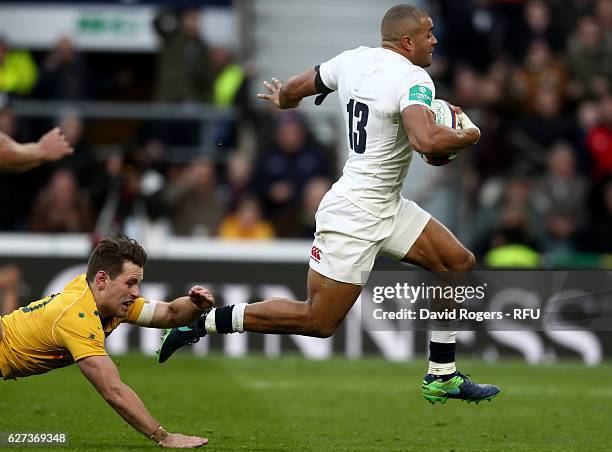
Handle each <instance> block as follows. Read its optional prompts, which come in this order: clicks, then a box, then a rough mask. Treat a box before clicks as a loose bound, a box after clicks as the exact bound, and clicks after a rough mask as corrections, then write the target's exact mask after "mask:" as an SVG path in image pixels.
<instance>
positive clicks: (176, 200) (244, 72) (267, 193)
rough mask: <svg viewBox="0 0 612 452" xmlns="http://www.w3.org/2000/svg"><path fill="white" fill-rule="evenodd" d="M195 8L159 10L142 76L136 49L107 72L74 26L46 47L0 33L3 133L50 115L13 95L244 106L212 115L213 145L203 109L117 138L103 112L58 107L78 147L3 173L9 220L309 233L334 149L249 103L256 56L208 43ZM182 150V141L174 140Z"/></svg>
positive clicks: (140, 230) (43, 123)
mask: <svg viewBox="0 0 612 452" xmlns="http://www.w3.org/2000/svg"><path fill="white" fill-rule="evenodd" d="M199 14H200V13H199V11H198V10H197V9H186V10H182V11H162V12H161V13H160V14H159V15H158V17H156V18H155V21H154V28H155V30H156V31H157V33H158V35H159V37H160V42H161V45H160V49H159V52H158V53H157V55H155V56H154V62H153V63H152V64H151V66H152V68H153V70H152V71H151V72H150V73H146V74H142V72H144V71H143V70H142V68H138V67H137V65H138V63H139V62H140V61H141V60H138V59H135V60H134V62H133V66H131V65H130V61H129V60H126V61H125V64H123V65H119V66H116V67H114V70H113V71H110V72H109V71H106V72H104V71H102V73H100V72H99V71H96V63H91V60H92V55H87V54H85V53H82V52H80V51H79V50H78V49H77V48H76V45H75V43H74V42H73V41H72V40H71V39H70V37H68V36H65V37H62V38H61V39H60V40H59V42H58V43H57V44H56V46H55V48H54V49H52V50H51V51H50V52H48V53H41V54H36V53H35V52H29V51H27V50H24V49H14V48H11V45H10V43H9V42H8V41H7V40H6V39H3V38H0V92H1V93H3V95H2V97H1V100H0V131H2V132H4V133H7V134H9V135H11V136H13V137H15V138H16V139H18V140H21V141H30V140H34V139H35V137H36V136H37V134H40V132H41V131H42V130H46V129H47V128H48V127H49V126H50V125H51V124H49V121H48V120H45V119H43V118H32V117H18V116H17V115H16V114H15V113H14V111H13V109H12V108H11V102H12V101H13V100H15V99H39V100H52V101H67V102H70V101H81V100H118V101H122V100H126V99H127V100H141V101H150V102H153V101H155V102H161V103H173V104H179V105H184V106H187V107H188V106H189V105H190V104H194V103H203V104H209V105H213V106H215V107H217V108H220V109H222V108H227V107H233V108H234V109H235V111H236V115H234V117H233V118H234V119H219V120H218V121H216V122H215V123H214V124H213V127H212V130H213V134H212V139H213V140H214V143H213V146H212V148H213V149H212V152H211V150H210V148H211V143H202V142H201V140H202V135H201V126H200V124H199V123H198V121H194V120H172V119H171V118H169V119H168V120H156V121H147V122H145V121H141V122H140V123H138V124H136V126H134V127H132V128H131V129H130V130H129V132H128V134H127V136H128V138H127V139H124V140H123V141H122V142H120V143H119V145H117V143H116V142H115V143H114V145H110V146H109V145H108V144H109V143H113V137H112V135H113V134H115V135H116V137H120V138H121V135H122V130H121V128H120V127H121V126H117V127H112V126H106V127H105V126H104V125H100V124H99V122H100V121H97V122H98V124H97V123H95V121H92V120H87V118H83V117H82V116H81V115H80V113H79V111H78V110H77V109H75V108H69V109H67V110H66V111H59V112H57V118H56V119H55V121H53V122H54V123H55V124H57V125H59V126H60V127H61V128H62V130H63V132H64V133H65V135H66V136H67V138H68V139H69V141H70V142H71V143H72V144H73V146H74V148H75V153H74V155H73V156H70V157H68V158H65V159H63V160H61V161H59V162H56V163H54V164H52V165H47V166H44V167H40V168H37V169H36V170H34V171H31V172H29V173H26V174H19V175H3V176H2V178H1V179H0V181H1V182H0V199H1V200H2V203H3V205H4V209H2V213H1V214H0V229H1V230H5V231H31V232H52V233H55V232H97V233H99V234H110V233H116V232H120V231H122V232H125V233H128V234H129V235H131V236H134V237H137V238H138V237H139V238H141V239H142V238H144V237H143V235H147V234H149V233H156V232H158V233H160V234H168V233H171V234H175V235H179V236H205V237H220V238H227V239H271V238H274V237H280V238H282V237H288V238H302V237H312V235H313V233H314V212H315V211H316V209H317V206H318V204H319V202H320V200H321V198H322V197H323V195H324V194H325V192H326V191H327V190H328V189H329V187H330V186H331V183H332V179H333V178H334V177H335V174H336V170H335V168H334V166H333V163H334V162H335V157H334V154H333V150H332V149H330V148H328V147H326V146H323V145H322V144H321V143H320V142H319V141H318V140H317V139H316V137H315V136H314V135H313V133H312V132H311V131H310V129H309V126H308V123H307V120H306V118H304V117H303V116H301V115H300V114H299V113H298V112H296V111H292V112H279V111H275V110H273V109H269V110H267V111H264V112H257V113H256V112H254V111H253V110H252V109H251V106H250V103H249V100H248V92H247V90H248V83H249V78H250V74H249V69H248V65H247V64H241V63H240V62H238V61H236V59H235V57H234V55H233V54H232V52H231V51H230V50H229V49H226V48H212V47H209V46H208V45H207V43H206V42H205V41H204V39H203V38H202V35H201V25H200V17H199ZM145 64H146V63H145ZM98 66H99V64H98ZM139 72H140V74H139ZM151 73H153V77H151V75H150V74H151ZM68 105H69V104H68ZM113 125H115V123H113ZM116 137H115V138H116ZM120 138H119V140H120ZM115 141H116V140H115ZM177 149H178V150H179V151H182V152H178V153H177V152H172V151H173V150H177Z"/></svg>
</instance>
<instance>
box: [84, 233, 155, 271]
mask: <svg viewBox="0 0 612 452" xmlns="http://www.w3.org/2000/svg"><path fill="white" fill-rule="evenodd" d="M125 261H129V262H132V263H134V264H136V265H138V266H139V267H144V264H145V262H146V261H147V253H146V251H145V250H144V248H143V247H142V246H140V245H139V244H138V242H137V241H136V240H134V239H130V238H129V237H126V236H125V235H120V236H119V237H116V238H112V237H107V238H105V239H102V240H100V242H99V243H98V244H97V245H96V247H95V248H94V250H93V251H92V252H91V255H90V256H89V262H87V281H89V282H93V281H94V278H95V277H96V273H98V272H99V271H100V270H102V271H105V272H107V273H108V276H109V277H110V279H115V277H117V275H119V274H120V273H121V271H122V270H123V263H124V262H125Z"/></svg>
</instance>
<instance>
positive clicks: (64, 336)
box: [0, 237, 214, 447]
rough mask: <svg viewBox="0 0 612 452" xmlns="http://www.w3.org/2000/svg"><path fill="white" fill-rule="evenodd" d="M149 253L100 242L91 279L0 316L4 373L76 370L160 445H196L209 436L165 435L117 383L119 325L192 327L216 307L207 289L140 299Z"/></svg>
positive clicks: (133, 245) (127, 243) (132, 244)
mask: <svg viewBox="0 0 612 452" xmlns="http://www.w3.org/2000/svg"><path fill="white" fill-rule="evenodd" d="M145 261H146V253H145V251H144V250H143V248H142V247H141V246H140V245H139V244H138V243H137V242H136V241H134V240H130V239H128V238H127V237H120V238H117V239H110V238H107V239H103V240H101V241H100V243H99V244H98V246H96V248H95V249H94V250H93V252H92V254H91V256H90V257H89V262H88V264H87V274H85V275H79V276H77V277H76V278H74V279H73V280H72V281H71V282H70V283H69V284H68V285H67V286H66V287H65V288H64V290H62V292H60V293H59V294H55V295H50V296H48V297H46V298H43V299H41V300H38V301H35V302H33V303H30V304H29V305H28V306H25V307H22V308H20V309H17V310H15V311H13V312H12V313H11V314H9V315H6V316H4V317H0V373H1V374H2V377H4V379H5V380H8V379H16V378H17V377H27V376H29V375H36V374H41V373H45V372H48V371H50V370H53V369H57V368H60V367H65V366H68V365H70V364H72V363H75V362H76V364H77V366H78V367H79V369H80V371H81V372H82V373H83V375H84V376H85V377H86V378H87V379H88V380H89V381H90V382H91V383H92V384H93V385H94V386H95V387H96V389H97V390H98V392H99V393H100V394H101V395H102V397H104V400H106V401H107V402H108V403H109V404H110V405H111V406H112V407H113V408H114V409H115V411H117V413H119V415H121V416H122V417H123V418H124V419H125V420H126V422H128V423H129V424H130V425H131V426H132V427H134V428H135V429H136V430H138V431H139V432H141V433H143V434H145V435H146V436H148V437H149V438H151V439H152V440H154V441H155V442H157V443H158V444H159V445H160V446H162V447H199V446H202V445H204V444H206V443H207V442H208V440H206V439H205V438H198V437H195V436H185V435H182V434H180V433H176V434H171V433H168V432H166V431H165V430H164V429H163V428H162V426H161V425H160V423H159V422H158V421H157V420H156V419H155V418H154V417H153V416H152V415H151V414H150V413H149V412H148V410H147V409H146V408H145V406H144V405H143V403H142V401H141V400H140V398H139V397H138V396H137V395H136V394H135V393H134V391H132V390H131V389H130V388H129V387H128V386H127V385H126V384H124V383H123V382H122V381H121V379H120V377H119V372H118V370H117V367H116V366H115V364H114V363H113V361H112V360H111V359H110V358H109V356H108V354H107V353H106V350H105V348H104V338H105V337H106V336H108V335H109V334H110V333H111V332H112V331H113V330H114V329H115V328H117V326H119V324H121V323H122V322H128V323H133V324H136V325H140V326H146V327H151V328H171V327H177V326H183V325H188V324H189V323H191V322H192V321H193V320H195V319H196V318H197V317H198V316H199V315H201V313H202V311H203V310H204V309H207V308H209V307H210V306H212V305H213V304H214V298H213V296H212V294H211V293H210V292H209V291H208V289H206V288H204V287H201V286H194V287H192V288H191V289H190V290H189V294H188V296H185V297H181V298H177V299H176V300H174V301H172V302H169V303H164V302H157V301H154V300H146V299H144V298H142V297H141V296H140V283H141V281H142V278H143V266H144V264H145Z"/></svg>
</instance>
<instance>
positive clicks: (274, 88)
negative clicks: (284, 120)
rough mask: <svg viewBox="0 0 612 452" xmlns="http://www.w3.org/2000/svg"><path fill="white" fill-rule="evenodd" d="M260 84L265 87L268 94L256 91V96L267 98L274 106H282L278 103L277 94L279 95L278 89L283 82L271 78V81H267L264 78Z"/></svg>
mask: <svg viewBox="0 0 612 452" xmlns="http://www.w3.org/2000/svg"><path fill="white" fill-rule="evenodd" d="M262 85H263V86H265V87H266V89H267V90H268V91H269V94H262V93H258V94H257V97H259V98H260V99H265V100H269V101H270V102H272V103H273V104H274V105H275V106H276V107H278V108H282V107H281V104H280V98H279V96H280V90H281V88H282V87H283V83H282V82H281V81H280V80H277V79H275V78H273V79H272V83H269V82H267V81H266V80H264V81H263V82H262Z"/></svg>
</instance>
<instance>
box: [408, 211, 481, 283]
mask: <svg viewBox="0 0 612 452" xmlns="http://www.w3.org/2000/svg"><path fill="white" fill-rule="evenodd" d="M402 261H404V262H408V263H410V264H416V265H418V266H420V267H423V268H425V269H426V270H431V271H455V272H462V271H469V270H471V269H472V268H473V267H474V265H475V263H476V259H475V258H474V255H473V254H472V253H471V252H470V251H469V250H468V249H467V248H466V247H464V246H463V245H462V244H461V242H460V241H459V240H458V239H457V237H455V236H454V235H453V233H452V232H451V231H449V230H448V229H447V228H446V227H445V226H444V225H443V224H442V223H440V222H439V221H438V220H436V219H435V218H433V217H432V218H431V219H430V220H429V222H428V223H427V225H426V226H425V229H423V232H421V235H420V236H419V238H418V239H417V240H416V242H414V245H412V248H410V250H409V251H408V253H407V254H406V256H404V258H403V259H402Z"/></svg>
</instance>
